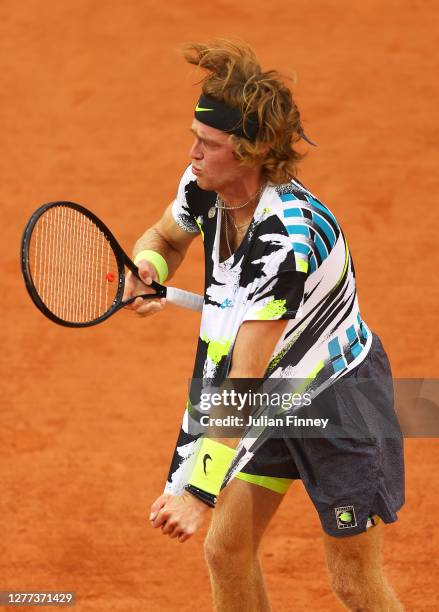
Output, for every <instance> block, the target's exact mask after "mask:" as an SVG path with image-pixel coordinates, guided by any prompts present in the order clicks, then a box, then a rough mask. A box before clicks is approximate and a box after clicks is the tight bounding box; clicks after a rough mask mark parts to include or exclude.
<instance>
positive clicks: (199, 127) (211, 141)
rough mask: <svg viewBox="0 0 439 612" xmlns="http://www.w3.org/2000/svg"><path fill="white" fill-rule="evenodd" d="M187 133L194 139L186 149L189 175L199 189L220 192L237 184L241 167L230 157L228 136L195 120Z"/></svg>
mask: <svg viewBox="0 0 439 612" xmlns="http://www.w3.org/2000/svg"><path fill="white" fill-rule="evenodd" d="M191 132H192V133H193V134H194V137H195V140H194V143H193V145H192V147H191V150H190V156H191V162H192V172H193V173H194V174H195V176H196V177H197V183H198V185H199V187H201V189H205V190H206V191H221V190H222V189H224V187H230V186H232V185H233V183H235V182H237V181H239V180H240V177H242V172H243V166H242V164H241V163H240V162H239V161H238V160H237V159H236V157H235V156H234V153H233V152H234V147H233V144H232V143H231V141H230V136H229V135H228V134H226V133H225V132H222V131H221V130H217V129H216V128H213V127H210V126H209V125H204V123H200V122H199V121H197V119H194V120H193V122H192V127H191Z"/></svg>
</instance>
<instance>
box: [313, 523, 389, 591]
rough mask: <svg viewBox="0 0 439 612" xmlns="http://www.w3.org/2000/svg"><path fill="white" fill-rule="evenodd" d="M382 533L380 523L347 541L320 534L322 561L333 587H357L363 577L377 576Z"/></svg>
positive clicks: (345, 538) (362, 580)
mask: <svg viewBox="0 0 439 612" xmlns="http://www.w3.org/2000/svg"><path fill="white" fill-rule="evenodd" d="M382 529H383V525H382V524H381V523H380V524H378V525H376V526H375V527H372V528H371V529H368V530H367V531H365V532H363V533H360V534H358V535H354V536H350V537H340V538H337V537H333V536H329V535H327V534H324V545H325V554H326V561H327V564H328V568H329V571H330V573H331V577H332V582H333V583H335V584H337V583H339V582H346V581H348V580H350V581H351V582H353V583H358V584H361V583H363V582H364V580H365V579H366V580H367V577H372V576H373V575H380V574H381V572H382V559H381V542H382V535H383V534H382Z"/></svg>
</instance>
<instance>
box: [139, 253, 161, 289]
mask: <svg viewBox="0 0 439 612" xmlns="http://www.w3.org/2000/svg"><path fill="white" fill-rule="evenodd" d="M142 259H146V261H149V262H150V263H152V265H153V266H154V268H155V269H156V270H157V275H158V277H159V283H164V282H165V280H166V279H167V278H168V264H167V263H166V260H165V258H164V257H163V256H162V255H160V253H157V251H150V250H145V251H140V253H137V255H136V256H135V258H134V263H135V264H136V266H137V265H138V264H139V261H142Z"/></svg>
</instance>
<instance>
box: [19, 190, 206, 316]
mask: <svg viewBox="0 0 439 612" xmlns="http://www.w3.org/2000/svg"><path fill="white" fill-rule="evenodd" d="M126 269H128V270H130V271H131V272H132V273H133V274H135V275H136V276H137V278H139V279H140V277H139V270H138V268H137V266H136V265H135V264H134V263H133V262H132V261H131V259H130V258H129V257H128V256H127V255H126V253H125V252H124V251H123V250H122V247H121V246H120V245H119V243H118V242H117V240H116V239H115V237H114V236H113V234H112V233H111V232H110V230H109V229H108V228H107V226H106V225H105V224H104V223H103V222H102V221H101V220H100V219H98V217H96V215H94V214H93V213H92V212H90V211H89V210H87V209H86V208H84V207H83V206H80V205H79V204H75V203H74V202H49V203H48V204H43V206H40V208H38V209H37V210H36V211H35V212H34V213H33V215H32V216H31V218H30V219H29V221H28V223H27V225H26V227H25V230H24V234H23V239H22V243H21V270H22V273H23V276H24V281H25V284H26V288H27V290H28V292H29V295H30V297H31V298H32V301H33V302H34V304H35V305H36V306H37V308H38V309H39V310H40V311H41V312H42V313H43V314H44V315H45V316H46V317H48V318H49V319H50V320H51V321H54V322H55V323H58V324H59V325H64V326H67V327H89V326H90V325H96V324H97V323H101V322H102V321H105V320H106V319H108V317H110V316H111V315H112V314H114V313H115V312H117V311H118V310H120V309H121V308H123V307H124V306H127V305H128V304H131V303H132V302H133V301H134V300H135V299H136V297H142V298H144V299H147V300H149V299H154V298H155V299H157V298H166V299H167V301H168V302H170V303H171V304H175V305H176V306H181V307H183V308H189V309H191V310H201V309H202V307H203V298H202V297H201V296H200V295H196V294H195V293H190V292H188V291H183V290H181V289H176V288H174V287H165V286H163V285H161V284H159V283H157V282H155V281H153V282H152V284H151V285H145V286H146V287H149V288H152V289H153V290H154V292H155V293H154V292H153V293H145V294H143V295H140V296H136V297H133V298H130V299H128V300H125V301H123V300H122V298H123V293H124V288H125V270H126ZM140 280H141V279H140Z"/></svg>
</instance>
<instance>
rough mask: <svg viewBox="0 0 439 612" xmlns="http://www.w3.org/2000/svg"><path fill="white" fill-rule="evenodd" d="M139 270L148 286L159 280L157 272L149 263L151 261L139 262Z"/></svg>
mask: <svg viewBox="0 0 439 612" xmlns="http://www.w3.org/2000/svg"><path fill="white" fill-rule="evenodd" d="M138 268H139V276H140V278H141V279H142V281H143V282H144V283H145V284H146V285H150V284H151V283H152V281H153V280H155V281H157V280H158V278H157V270H156V269H155V267H154V266H153V265H152V264H150V263H149V261H146V260H144V259H142V260H141V261H139V265H138Z"/></svg>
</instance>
